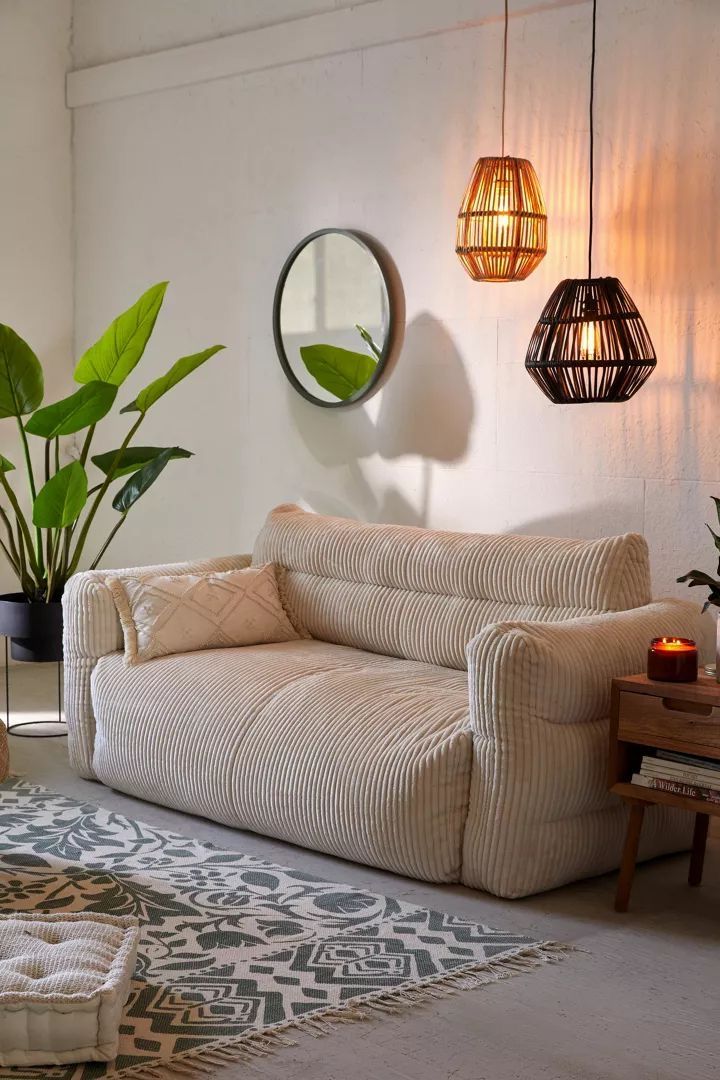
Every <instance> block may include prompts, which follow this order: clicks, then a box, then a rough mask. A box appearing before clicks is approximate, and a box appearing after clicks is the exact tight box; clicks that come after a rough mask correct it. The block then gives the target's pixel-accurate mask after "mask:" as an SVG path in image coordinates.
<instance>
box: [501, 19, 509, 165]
mask: <svg viewBox="0 0 720 1080" xmlns="http://www.w3.org/2000/svg"><path fill="white" fill-rule="evenodd" d="M507 45H508V0H505V33H504V35H503V91H502V114H501V115H502V121H501V124H502V127H501V131H502V139H501V142H502V153H501V156H502V157H505V87H506V84H507Z"/></svg>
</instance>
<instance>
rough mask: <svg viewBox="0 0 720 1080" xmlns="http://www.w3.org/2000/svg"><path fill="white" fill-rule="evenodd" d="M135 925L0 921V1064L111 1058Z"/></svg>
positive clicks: (31, 917)
mask: <svg viewBox="0 0 720 1080" xmlns="http://www.w3.org/2000/svg"><path fill="white" fill-rule="evenodd" d="M138 935H139V931H138V924H137V920H135V919H132V918H125V917H113V916H112V915H96V914H93V913H83V914H57V915H44V914H39V913H36V912H33V913H32V914H27V915H2V916H0V1065H57V1064H62V1063H64V1062H80V1061H112V1060H113V1058H114V1057H115V1056H116V1054H117V1049H118V1025H119V1023H120V1016H121V1013H122V1007H123V1005H124V1004H125V1001H126V999H127V996H128V992H129V989H130V979H131V978H132V974H133V971H134V970H135V956H136V952H137V942H138Z"/></svg>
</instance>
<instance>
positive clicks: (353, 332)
mask: <svg viewBox="0 0 720 1080" xmlns="http://www.w3.org/2000/svg"><path fill="white" fill-rule="evenodd" d="M389 270H390V267H389V264H388V260H387V256H386V255H384V253H383V252H382V251H381V250H380V249H378V247H377V246H376V245H375V244H373V242H372V241H371V240H370V239H369V238H368V237H366V236H363V235H360V234H359V233H356V232H351V231H350V230H348V229H321V230H320V231H319V232H314V233H311V234H310V236H306V237H305V239H304V240H301V241H300V243H299V244H298V245H297V247H296V248H295V249H294V250H293V251H292V252H291V253H290V255H289V257H288V259H287V261H286V263H285V265H284V266H283V268H282V271H281V274H280V278H279V280H278V283H277V288H276V289H275V302H274V304H273V332H274V335H275V347H276V348H277V353H278V356H279V358H280V363H281V364H282V367H283V370H284V372H285V374H286V375H287V377H288V379H289V380H290V382H291V383H292V385H293V386H294V388H295V389H296V390H297V391H298V393H300V394H302V396H303V397H304V398H307V400H308V401H311V402H312V403H313V404H314V405H321V406H322V407H323V408H327V409H336V408H339V407H341V406H344V405H353V404H355V402H357V401H361V400H363V398H366V397H368V396H369V395H370V394H371V393H372V392H373V391H374V390H376V389H377V387H378V385H379V384H380V381H381V379H382V377H383V374H384V372H385V371H386V369H387V365H388V361H389V359H390V356H391V353H392V349H393V338H394V330H395V310H394V303H393V295H392V293H393V290H392V289H391V287H390V276H389Z"/></svg>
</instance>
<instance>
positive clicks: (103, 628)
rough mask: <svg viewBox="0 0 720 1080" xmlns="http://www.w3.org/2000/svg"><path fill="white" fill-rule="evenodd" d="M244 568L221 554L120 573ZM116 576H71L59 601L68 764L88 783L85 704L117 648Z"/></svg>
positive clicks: (238, 558)
mask: <svg viewBox="0 0 720 1080" xmlns="http://www.w3.org/2000/svg"><path fill="white" fill-rule="evenodd" d="M249 565H250V556H249V555H227V556H225V557H224V558H223V557H221V558H217V559H200V560H198V561H196V562H184V563H167V564H165V565H160V566H136V567H133V568H132V569H130V570H123V571H121V572H122V573H123V574H126V575H133V576H134V577H138V578H146V577H155V576H156V575H159V574H194V573H202V572H203V571H207V572H210V571H212V570H240V569H242V567H244V566H249ZM117 573H118V571H117V570H115V571H108V570H88V571H87V572H86V573H84V574H75V576H74V577H72V578H70V581H69V582H68V584H67V587H66V589H65V595H64V596H63V652H64V654H65V719H66V720H67V723H68V733H69V736H70V738H69V739H68V748H69V753H70V764H71V765H72V767H73V768H74V769H75V771H76V772H78V773H79V774H80V776H84V777H86V779H88V780H92V779H94V778H95V773H94V772H93V766H92V759H93V745H94V737H95V718H94V716H93V710H92V702H91V700H90V676H91V675H92V673H93V670H94V668H95V665H96V663H97V662H98V660H99V658H100V657H101V656H106V655H107V653H111V652H115V650H116V649H122V646H123V636H122V627H121V625H120V619H119V617H118V613H117V609H116V607H115V604H114V602H113V598H112V593H111V592H110V589H109V587H108V585H107V579H108V578H109V577H111V576H112V575H113V574H117Z"/></svg>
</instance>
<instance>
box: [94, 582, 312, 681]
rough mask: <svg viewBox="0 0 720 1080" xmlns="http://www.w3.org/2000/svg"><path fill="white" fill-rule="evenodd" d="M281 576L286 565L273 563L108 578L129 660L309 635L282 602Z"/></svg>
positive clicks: (138, 660) (261, 643) (289, 639)
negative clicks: (211, 570) (224, 568)
mask: <svg viewBox="0 0 720 1080" xmlns="http://www.w3.org/2000/svg"><path fill="white" fill-rule="evenodd" d="M282 580H283V570H282V568H281V567H277V568H276V567H275V566H274V565H273V564H272V563H268V564H267V565H265V566H253V567H249V568H248V569H246V570H227V571H224V572H221V573H211V574H172V575H163V576H157V577H148V578H143V579H140V578H133V577H122V576H116V577H111V578H109V579H108V586H109V588H110V591H111V592H112V595H113V599H114V601H115V606H116V608H117V611H118V615H119V616H120V622H121V623H122V628H123V635H124V638H125V660H126V662H127V663H128V664H139V663H142V662H143V661H144V660H152V659H153V658H154V657H156V656H170V655H171V654H172V653H183V652H195V651H196V650H198V649H220V648H224V647H228V646H232V645H266V644H270V643H271V642H279V641H295V640H297V639H298V638H301V637H307V636H308V634H307V632H306V631H305V630H304V629H303V628H302V627H299V626H296V624H295V623H294V622H293V620H292V619H291V618H290V616H289V614H288V612H287V611H286V609H285V607H284V606H283V602H282V599H281V586H282Z"/></svg>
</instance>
